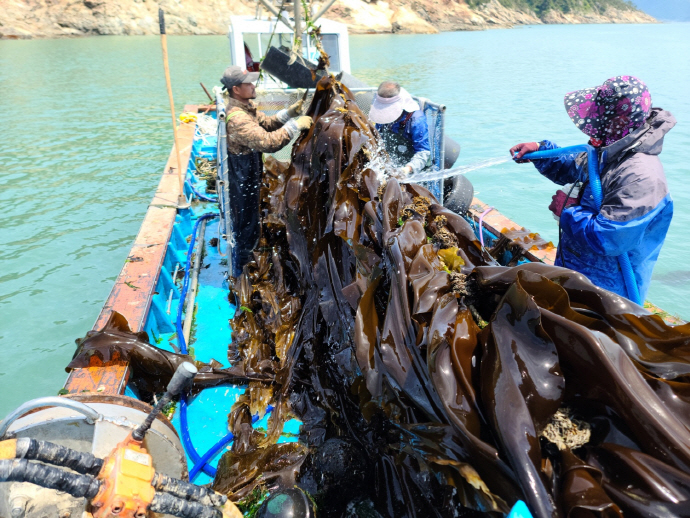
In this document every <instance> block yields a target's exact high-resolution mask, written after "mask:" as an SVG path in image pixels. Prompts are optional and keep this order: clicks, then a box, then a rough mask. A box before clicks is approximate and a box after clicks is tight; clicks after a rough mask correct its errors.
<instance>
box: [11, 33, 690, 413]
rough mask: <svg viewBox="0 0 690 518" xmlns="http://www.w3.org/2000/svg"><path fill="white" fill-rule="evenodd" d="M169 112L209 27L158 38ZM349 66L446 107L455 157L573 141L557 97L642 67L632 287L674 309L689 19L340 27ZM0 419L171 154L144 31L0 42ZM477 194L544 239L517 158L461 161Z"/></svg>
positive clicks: (67, 343)
mask: <svg viewBox="0 0 690 518" xmlns="http://www.w3.org/2000/svg"><path fill="white" fill-rule="evenodd" d="M168 44H169V55H170V69H171V74H172V83H173V91H174V96H175V104H176V110H177V113H178V114H179V113H180V112H181V111H182V108H183V106H184V104H185V103H202V102H206V97H205V94H204V93H203V91H202V89H201V87H200V86H199V82H200V81H202V82H204V84H205V85H206V86H208V87H209V89H210V87H211V86H213V85H215V84H217V83H218V79H219V78H220V76H221V74H222V72H223V69H224V68H225V67H226V66H227V65H228V64H229V59H230V58H229V56H230V49H229V43H228V39H227V38H226V37H225V36H177V37H176V36H170V37H168ZM350 52H351V60H352V73H353V74H355V75H356V76H358V77H360V78H361V79H363V80H365V81H367V82H369V83H371V84H373V85H376V84H378V83H379V82H380V81H382V80H384V79H395V80H398V81H400V82H401V83H402V84H403V86H405V87H406V88H407V89H408V90H409V91H410V92H412V93H414V94H416V95H420V96H424V97H427V98H430V99H432V100H434V101H436V102H438V103H443V104H445V105H446V106H447V107H448V110H447V122H446V129H447V132H448V134H450V135H451V136H452V137H453V138H454V139H455V140H457V141H458V142H459V143H460V144H461V146H462V152H461V154H460V158H459V159H458V162H457V165H467V164H471V163H472V162H475V161H479V160H484V159H487V158H494V157H501V156H506V155H507V153H508V149H509V148H510V147H511V146H512V145H513V144H516V143H518V142H524V141H534V140H542V139H546V138H548V139H550V140H553V141H555V142H557V143H558V144H560V145H562V146H565V145H572V144H580V143H584V142H585V141H586V137H585V136H584V135H583V134H582V133H580V132H579V131H578V130H577V129H576V128H575V126H574V125H573V124H572V122H570V119H569V118H568V116H567V115H566V112H565V110H564V108H563V101H562V99H563V95H564V94H565V93H566V92H570V91H572V90H575V89H580V88H584V87H589V86H594V85H597V84H601V83H602V82H603V81H604V80H606V79H607V78H609V77H612V76H616V75H622V74H631V75H636V76H638V77H640V78H642V79H643V80H644V81H645V82H646V83H647V85H648V86H649V89H650V91H651V93H652V98H653V101H654V102H653V104H654V106H660V107H663V108H665V109H667V110H670V111H671V112H672V113H673V114H674V115H675V116H676V118H677V119H678V125H677V126H676V127H675V128H674V129H673V130H672V131H671V132H670V133H669V135H668V137H667V138H666V141H665V147H664V152H663V154H662V155H661V158H662V162H663V164H664V167H665V170H666V174H667V177H668V183H669V187H670V191H671V193H672V196H673V198H674V202H675V216H674V220H673V224H672V226H671V229H670V231H669V234H668V237H667V240H666V244H665V245H664V248H663V250H662V251H661V256H660V258H659V262H658V264H657V267H656V270H655V272H654V278H653V281H652V284H651V288H650V291H649V295H648V298H649V299H650V300H651V301H653V302H655V303H656V304H657V305H659V306H661V307H662V308H664V309H666V310H667V311H669V312H671V313H675V314H678V315H680V316H681V317H684V318H686V319H690V306H689V305H688V301H690V265H689V264H688V258H690V239H688V236H687V230H688V229H690V94H688V91H689V90H688V85H690V59H688V55H689V54H690V25H689V24H658V25H574V26H554V25H548V26H531V27H521V28H516V29H512V30H491V31H482V32H455V33H442V34H434V35H371V36H351V37H350ZM0 114H1V117H2V122H0V203H1V206H2V210H1V211H0V243H2V245H1V246H2V252H1V253H0V351H1V352H2V361H0V418H1V417H2V416H4V415H5V414H6V413H7V412H9V411H11V410H12V409H14V408H15V407H16V406H17V405H19V404H20V403H22V402H23V401H25V400H28V399H31V398H34V397H39V396H46V395H54V394H56V393H57V391H58V390H59V389H60V388H61V386H62V384H63V383H64V381H65V379H66V376H67V374H66V373H65V370H64V366H65V365H66V364H67V363H68V362H69V360H70V359H71V357H72V354H73V352H74V347H75V345H74V340H75V339H76V338H79V337H82V336H83V335H84V334H85V333H86V332H87V331H88V330H90V329H91V327H92V326H93V324H94V322H95V320H96V318H97V316H98V314H99V312H100V309H101V306H102V305H103V303H104V301H105V300H106V298H107V297H108V294H109V292H110V289H111V287H112V284H113V281H114V280H115V279H116V277H117V275H118V273H119V271H120V269H121V268H122V266H123V264H124V261H125V259H126V257H127V255H128V251H129V248H130V246H131V244H132V241H133V239H134V237H135V236H136V233H137V231H138V229H139V226H140V224H141V220H142V218H143V216H144V213H145V212H146V208H147V205H148V203H149V201H150V199H151V197H152V195H153V193H154V190H155V188H156V185H157V184H158V181H159V178H160V174H161V172H162V169H163V167H164V164H165V161H166V159H167V157H168V154H169V153H170V149H171V143H172V129H171V124H170V114H169V107H168V100H167V94H166V90H165V80H164V75H163V65H162V59H161V48H160V41H159V39H158V38H157V37H139V36H130V37H110V36H103V37H94V38H83V39H64V40H29V41H0ZM468 178H470V179H471V181H472V182H473V183H474V185H475V190H476V193H477V196H478V197H479V198H480V199H482V200H483V201H485V202H487V203H489V204H490V205H493V206H495V207H496V208H497V209H498V210H500V211H501V212H502V213H504V214H505V215H507V216H508V217H510V218H511V219H513V220H515V221H517V222H519V223H520V224H521V225H524V226H525V227H527V228H529V229H531V230H533V231H537V232H539V233H540V234H542V235H543V236H544V237H545V238H547V239H549V240H553V241H554V242H556V240H557V237H558V235H557V226H556V222H555V221H554V220H553V218H552V217H551V213H550V212H549V211H548V210H547V206H548V204H549V202H550V201H551V195H552V194H553V193H554V192H555V189H556V186H555V185H554V184H551V183H550V182H549V181H548V180H546V179H544V178H542V177H541V176H539V174H538V173H537V172H536V170H535V169H534V168H533V167H532V166H531V165H530V164H524V165H517V164H512V163H510V164H504V165H501V166H495V167H492V168H488V169H483V170H479V171H475V172H472V173H469V174H468Z"/></svg>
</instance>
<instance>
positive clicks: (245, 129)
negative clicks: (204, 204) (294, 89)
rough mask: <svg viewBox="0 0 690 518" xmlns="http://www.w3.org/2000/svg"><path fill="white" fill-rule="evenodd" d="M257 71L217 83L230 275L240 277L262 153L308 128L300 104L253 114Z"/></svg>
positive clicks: (227, 75) (255, 235)
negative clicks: (223, 94)
mask: <svg viewBox="0 0 690 518" xmlns="http://www.w3.org/2000/svg"><path fill="white" fill-rule="evenodd" d="M258 78H259V73H258V72H247V71H246V70H242V69H241V68H240V67H238V66H231V67H228V68H227V69H226V70H225V72H224V73H223V77H222V78H221V80H220V81H221V83H222V84H223V88H224V89H225V90H227V91H228V94H229V97H230V98H229V101H228V105H227V107H226V115H225V119H226V127H227V140H228V185H227V190H228V191H227V192H228V199H229V201H230V210H231V214H230V217H231V219H232V228H233V234H234V238H235V245H234V247H233V258H232V272H233V276H234V277H238V276H239V274H240V273H242V269H243V268H244V265H245V264H247V262H249V260H250V258H251V256H252V251H253V250H254V249H255V248H256V247H257V245H258V243H259V237H260V231H261V228H260V223H259V200H260V191H261V176H262V173H263V159H262V153H275V152H276V151H278V150H280V149H281V148H283V147H285V146H286V145H287V144H288V143H289V142H290V140H292V138H293V137H295V136H296V135H298V134H299V133H300V131H303V130H307V129H309V128H310V127H311V125H312V119H311V117H307V116H305V115H302V116H300V115H301V113H302V108H303V107H302V101H301V100H300V101H298V102H296V103H295V104H293V105H292V106H290V107H289V108H287V109H284V110H280V111H279V112H278V113H276V114H275V115H273V116H271V117H269V116H267V115H266V114H265V113H263V112H260V111H258V110H257V108H256V105H255V104H254V103H253V102H252V99H255V98H256V88H255V86H254V82H255V81H256V80H257V79H258Z"/></svg>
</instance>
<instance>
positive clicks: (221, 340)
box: [0, 0, 680, 518]
mask: <svg viewBox="0 0 690 518" xmlns="http://www.w3.org/2000/svg"><path fill="white" fill-rule="evenodd" d="M298 4H299V3H296V4H295V5H298ZM260 5H264V6H271V8H272V9H273V10H275V9H276V7H275V6H273V5H272V4H266V3H264V2H263V0H262V4H260ZM329 5H330V4H329ZM269 10H270V9H269ZM273 14H274V16H273V18H272V19H270V20H268V19H258V18H257V17H250V18H245V17H233V18H232V22H231V25H230V30H229V40H230V48H231V60H232V62H233V63H236V64H241V65H248V66H252V63H253V60H254V56H255V55H260V56H261V55H264V54H265V49H264V48H263V47H262V45H263V44H264V42H266V43H267V42H268V41H270V38H271V37H272V36H274V35H275V34H278V35H279V37H278V38H277V40H276V43H277V44H278V45H280V43H281V42H283V37H282V36H284V35H290V38H292V34H293V33H292V32H291V30H294V27H293V26H292V24H294V19H292V20H286V23H283V22H279V21H278V16H280V17H283V18H289V15H288V13H286V12H282V13H277V14H276V13H273ZM321 26H322V36H323V37H324V47H325V48H327V49H328V48H329V47H328V45H330V49H331V52H333V54H332V58H331V63H332V64H333V63H336V64H337V66H335V67H334V68H335V70H334V71H335V72H338V73H346V74H349V72H350V63H349V54H348V50H347V31H346V30H344V26H342V24H337V23H335V22H330V21H328V20H322V24H321ZM252 38H253V39H254V42H252V41H251V40H252ZM305 40H306V41H305V43H304V54H303V56H302V57H303V58H305V59H306V60H309V58H314V57H315V53H314V49H313V48H312V47H311V46H310V44H309V43H308V41H309V40H308V39H305ZM327 42H328V43H327ZM334 56H337V59H333V57H334ZM341 77H342V75H341ZM261 87H262V88H261V89H260V90H259V97H258V99H257V102H258V104H259V107H260V109H262V110H264V111H266V112H268V113H271V112H276V111H277V110H278V109H280V108H283V107H286V106H289V105H290V104H292V102H294V101H296V100H297V99H298V98H300V97H301V96H302V95H304V94H303V90H300V89H297V88H291V87H289V86H288V85H286V84H285V83H284V82H281V81H280V80H278V79H275V78H272V79H271V78H268V79H266V80H265V82H264V83H263V84H262V85H261ZM214 92H215V99H212V101H214V102H212V103H211V104H209V105H187V106H185V107H184V113H183V114H182V115H181V116H180V120H181V123H180V125H179V127H178V130H177V131H178V149H177V150H176V149H175V148H173V150H172V151H171V153H170V156H169V158H168V161H167V163H166V164H165V166H164V168H163V171H162V174H161V180H160V183H159V185H158V188H157V189H156V192H155V194H154V196H153V199H152V200H151V203H150V204H149V207H148V210H147V212H146V215H145V217H144V220H143V222H142V225H141V228H140V230H139V233H138V235H137V237H136V239H135V241H134V243H133V245H132V249H131V251H130V253H129V255H128V258H127V260H126V262H125V264H124V266H123V268H122V271H121V272H120V274H119V276H118V277H117V280H116V281H115V283H114V285H113V288H112V291H111V293H110V295H109V296H108V298H107V300H106V302H105V303H104V305H103V308H102V310H101V313H100V315H99V317H98V319H97V320H96V322H95V323H94V325H93V328H92V330H91V331H89V332H88V333H87V335H86V337H85V338H84V339H83V340H82V341H81V342H80V345H79V348H78V350H77V354H76V356H75V360H73V362H72V364H70V367H69V375H68V377H67V380H66V382H65V384H64V387H63V389H62V390H61V391H60V396H59V397H45V398H39V399H36V400H32V401H28V402H27V403H25V404H24V405H22V406H21V407H19V408H18V409H17V410H16V411H14V412H12V413H11V414H10V415H8V416H7V417H6V418H5V419H4V420H3V421H2V423H1V424H0V438H4V439H6V441H5V442H3V443H0V445H3V444H6V443H7V442H11V441H13V440H17V442H16V443H13V444H14V446H12V447H13V448H15V450H16V451H15V450H11V451H10V453H7V448H5V450H2V448H0V451H2V456H0V457H1V458H2V459H8V458H14V455H15V454H16V456H17V457H18V458H19V453H17V452H19V450H20V447H19V445H20V441H21V440H24V442H22V443H21V444H22V445H27V444H29V442H27V441H28V440H29V439H31V440H33V441H34V442H32V443H31V445H32V446H31V447H32V448H34V449H36V451H38V449H37V448H38V446H36V445H38V444H39V442H40V441H43V443H41V444H43V445H44V446H45V441H49V442H50V443H55V444H57V445H59V446H61V447H64V450H60V454H59V455H57V454H54V455H52V457H51V456H50V455H48V454H45V455H44V456H41V454H39V453H36V452H34V453H32V455H34V457H31V456H30V455H29V454H28V453H26V451H33V450H31V448H29V446H26V448H27V450H26V451H24V450H22V451H23V454H22V455H23V458H29V459H32V460H41V461H43V462H44V463H49V464H56V465H58V466H61V467H69V468H71V469H72V470H73V471H76V472H78V473H81V474H82V475H83V476H84V477H87V475H88V474H90V475H91V478H88V477H87V478H84V479H83V480H82V479H79V480H77V481H76V482H74V484H77V482H79V483H80V484H82V486H84V487H86V489H83V491H82V493H80V494H81V496H80V497H75V496H74V494H75V492H76V491H77V490H76V489H74V487H73V486H69V488H68V487H67V485H66V484H67V482H65V481H62V482H54V483H52V486H51V485H50V484H48V486H49V487H40V486H38V485H35V484H31V483H29V482H22V481H19V480H20V479H13V480H15V481H14V482H5V483H2V484H0V516H8V517H9V516H11V517H12V518H23V517H27V518H34V517H36V518H38V517H43V516H60V517H61V518H69V517H71V516H82V515H83V516H89V514H92V515H93V516H94V517H96V518H100V516H111V515H119V516H136V517H137V518H143V517H144V516H147V515H148V513H149V512H150V511H152V510H156V511H157V512H160V513H163V514H165V513H167V515H171V516H172V515H175V516H220V515H221V511H220V510H219V509H220V508H221V506H223V505H225V507H224V508H223V512H222V515H223V516H241V515H242V514H241V512H242V511H247V512H249V511H248V507H249V506H250V505H249V504H246V502H245V504H246V505H244V506H243V505H240V507H239V510H238V508H236V507H233V506H228V504H226V502H225V500H224V499H223V498H221V496H218V495H217V494H215V493H214V492H213V491H211V490H209V489H208V487H207V486H208V484H209V483H210V482H212V481H213V479H214V476H215V475H216V472H217V469H218V462H219V458H220V457H221V455H222V454H223V452H225V451H226V450H227V448H228V447H229V445H230V444H231V443H232V441H233V439H234V436H233V433H231V432H232V431H229V430H228V420H227V419H228V418H227V416H228V415H229V414H231V412H232V411H233V406H234V405H235V403H237V402H238V401H239V400H240V399H242V398H243V397H244V393H245V390H246V388H247V384H246V383H240V382H237V381H236V379H237V378H238V377H239V376H238V375H237V373H234V372H233V371H232V367H233V366H232V365H231V363H230V361H229V359H228V344H229V343H231V342H232V341H233V337H232V329H231V328H230V326H229V323H228V322H229V320H230V319H232V318H233V316H234V315H235V313H236V312H241V311H247V308H244V307H242V306H241V304H239V303H238V301H237V300H236V299H235V298H234V297H233V296H231V295H230V287H229V282H230V272H232V262H233V240H232V222H231V221H230V220H229V218H228V216H227V215H228V214H229V205H230V204H231V203H232V200H228V199H227V198H226V197H225V196H224V192H223V189H222V185H223V183H224V182H225V181H226V179H227V174H228V172H227V161H226V158H227V150H226V147H225V124H224V117H225V112H224V106H225V101H224V99H223V93H222V91H221V90H220V89H219V88H216V89H215V90H214ZM351 92H352V94H353V96H354V99H355V100H356V104H357V105H358V107H359V109H360V110H361V111H362V112H363V113H365V114H366V113H367V111H368V108H369V106H370V105H371V101H372V97H373V92H374V89H373V88H371V87H367V86H360V87H353V88H352V89H351ZM308 95H309V97H307V99H308V101H311V98H312V97H313V95H314V93H313V92H310V93H309V94H308ZM416 99H417V100H418V101H419V102H420V105H421V106H422V108H423V109H424V111H425V113H426V114H427V117H428V120H429V128H430V138H431V143H432V159H433V164H434V165H433V167H435V168H437V169H442V168H443V167H444V162H445V156H444V154H445V135H444V117H445V107H444V106H443V105H442V104H439V103H435V102H433V101H431V100H428V99H423V98H419V97H417V98H416ZM290 148H291V146H288V147H287V148H286V149H285V150H283V151H282V152H279V153H277V154H275V155H274V158H275V159H277V160H280V159H286V158H289V156H287V155H286V154H287V153H289V149H290ZM178 160H179V161H180V163H181V164H183V170H184V171H185V178H184V182H183V190H182V192H181V191H180V182H179V178H178V176H179V175H178V170H179V169H180V168H179V167H178ZM427 189H428V191H429V192H430V193H431V194H432V195H434V196H435V197H436V199H438V200H442V199H443V197H444V194H443V188H442V185H441V183H440V182H435V183H433V184H429V185H428V186H427ZM180 195H183V196H184V197H185V199H186V200H187V202H188V203H187V204H183V206H180V203H179V200H180ZM462 217H463V218H464V219H465V220H466V221H467V223H469V225H471V228H472V229H473V230H474V232H475V234H476V240H478V241H480V242H481V247H482V249H484V250H485V251H488V250H491V255H492V256H493V257H496V258H497V260H498V262H499V263H500V264H502V265H519V264H526V263H546V264H553V262H554V259H555V251H556V249H555V247H554V246H553V244H552V243H550V242H547V241H546V240H544V239H542V238H541V237H540V236H539V235H538V234H536V233H532V232H530V231H529V230H526V229H524V228H523V227H521V226H520V225H519V224H518V223H515V222H513V221H511V220H509V219H508V218H506V217H505V216H503V215H502V214H501V213H500V212H499V211H497V210H495V209H494V208H493V207H489V206H487V205H486V204H484V203H483V202H481V201H480V200H478V199H476V198H474V199H473V200H472V202H471V204H470V207H469V208H468V210H467V211H466V212H464V213H463V214H462ZM666 318H667V319H670V320H669V322H670V323H673V324H677V323H680V322H678V321H674V320H673V319H671V317H666ZM135 338H136V339H135ZM137 340H139V341H137ZM143 341H146V342H147V344H146V345H142V343H143ZM135 342H136V343H135ZM191 359H193V360H195V361H196V362H199V364H201V365H202V367H201V374H202V375H203V376H205V378H204V379H205V383H206V385H205V386H204V387H203V388H201V387H197V389H196V390H195V392H194V394H192V393H188V392H187V389H186V388H184V387H182V384H183V381H184V380H183V381H180V380H182V378H183V377H184V376H185V375H186V376H187V378H189V372H191V370H190V371H189V372H187V373H186V374H185V372H186V371H185V369H192V370H193V369H194V367H193V366H192V367H189V363H187V362H188V361H189V360H191ZM176 372H179V373H181V374H179V375H177V378H175V376H176V375H174V373H176ZM180 376H182V377H180ZM197 377H199V376H197ZM161 379H165V380H168V379H173V380H175V379H177V382H176V383H177V386H176V388H175V387H173V388H170V385H168V387H167V389H166V387H165V384H164V383H162V382H161V381H160V380H161ZM170 383H171V385H175V383H173V382H172V381H171V382H170ZM175 390H177V392H176V393H179V394H181V395H180V401H179V402H177V403H170V401H169V400H170V397H172V395H173V392H175ZM166 398H167V399H166ZM272 410H273V409H272V408H271V407H270V406H268V407H264V408H261V409H259V411H257V412H256V413H255V414H254V415H253V416H252V418H251V421H252V426H253V428H254V429H255V430H259V431H262V430H263V431H265V430H267V429H268V428H269V424H268V421H269V419H270V416H271V412H272ZM142 423H148V426H149V428H147V429H145V430H144V431H141V429H140V427H141V426H142ZM300 425H301V422H300V421H299V420H297V419H296V418H291V419H288V420H286V421H285V422H284V424H283V428H282V430H281V431H280V437H279V438H278V439H277V441H276V443H277V444H285V443H296V442H297V441H298V437H299V434H300ZM138 431H139V432H138ZM137 433H139V436H138V435H137ZM144 434H145V435H144ZM137 437H140V438H139V439H138V440H137ZM142 437H143V439H142ZM36 441H39V442H36ZM42 447H43V446H42ZM51 451H52V450H51ZM75 451H76V452H83V454H84V457H83V458H82V457H78V456H77V455H76V454H75V453H73V452H75ZM69 452H72V453H69ZM89 454H90V455H91V457H89V456H88V455H89ZM120 454H121V455H120ZM27 455H29V456H27ZM60 455H61V456H60ZM118 455H120V456H118ZM94 459H96V460H94ZM97 459H106V463H105V465H106V466H111V468H112V471H111V472H108V473H107V474H106V475H104V476H103V477H101V479H96V478H95V477H96V475H98V474H99V473H103V471H102V470H104V469H105V468H104V467H103V462H102V461H101V462H100V464H99V463H98V462H97ZM87 461H88V462H90V463H91V464H89V467H84V464H85V463H86V462H87ZM18 462H19V461H18ZM109 463H110V464H109ZM94 466H95V467H96V468H98V469H95V468H94ZM113 466H114V467H113ZM113 473H115V475H118V476H119V477H120V478H119V479H118V478H117V477H116V476H115V475H113ZM166 477H167V478H166ZM48 478H49V477H48ZM21 480H28V478H24V479H21ZM75 480H76V479H75ZM94 480H101V486H100V487H105V484H106V481H110V482H112V485H111V486H108V487H109V488H110V489H109V490H112V494H108V495H105V496H103V494H102V491H101V490H100V489H98V486H97V484H96V482H94ZM171 480H172V481H173V482H170V481H171ZM113 481H116V482H113ZM175 481H176V482H175ZM154 482H155V483H154ZM60 484H62V485H60ZM89 484H91V485H89ZM94 484H96V486H93V485H94ZM118 484H120V485H118ZM128 484H129V485H128ZM137 484H138V485H137ZM156 484H157V485H156ZM166 484H167V485H166ZM82 486H79V487H82ZM87 486H88V487H87ZM92 486H93V487H96V489H98V490H99V491H100V492H99V493H98V495H96V494H94V495H91V494H90V493H89V492H88V491H92V490H93V487H92ZM154 486H155V489H156V491H157V495H158V496H156V497H151V498H159V500H158V504H157V505H158V507H155V509H154V508H153V507H148V508H147V507H146V505H144V504H146V503H147V502H148V503H149V504H150V502H151V499H150V498H149V500H147V498H148V496H150V495H149V493H146V494H144V493H138V492H137V491H139V490H140V489H141V488H142V487H144V488H145V489H146V488H149V487H154ZM89 488H90V489H89ZM195 488H196V489H195ZM70 491H71V492H70ZM142 491H143V490H142ZM89 495H91V496H89ZM118 495H120V496H122V499H121V500H117V499H116V498H115V496H118ZM147 495H148V496H147ZM160 495H163V496H164V497H165V498H169V499H172V500H171V501H172V504H170V505H167V507H166V506H164V505H163V504H161V503H160V501H162V500H163V499H164V498H163V496H160ZM99 498H100V500H98V499H99ZM108 498H110V500H108ZM118 498H119V496H118ZM94 502H96V503H98V504H100V506H95V505H93V504H94ZM132 502H134V503H132ZM259 503H260V502H259ZM118 506H119V507H118ZM176 506H177V507H176ZM185 506H186V507H185ZM254 511H255V509H254ZM238 512H239V513H240V514H233V513H238ZM83 513H87V514H83ZM175 513H176V514H175ZM204 513H207V514H204ZM507 514H509V515H510V516H511V517H512V518H520V517H526V516H531V514H530V511H529V509H528V508H527V506H525V504H524V503H522V502H518V504H516V505H515V506H514V507H513V508H512V509H511V510H510V511H509V513H507ZM353 516H354V515H353Z"/></svg>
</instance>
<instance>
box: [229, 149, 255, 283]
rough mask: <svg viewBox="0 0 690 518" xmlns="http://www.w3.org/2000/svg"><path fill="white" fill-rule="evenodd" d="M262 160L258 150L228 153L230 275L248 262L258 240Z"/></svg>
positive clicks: (240, 271)
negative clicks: (232, 235) (233, 241)
mask: <svg viewBox="0 0 690 518" xmlns="http://www.w3.org/2000/svg"><path fill="white" fill-rule="evenodd" d="M262 173H263V162H262V160H261V153H259V152H257V151H254V152H252V153H248V154H245V155H234V154H230V153H228V195H229V199H230V200H232V202H231V203H230V212H231V214H230V216H231V218H232V229H233V234H234V235H235V246H234V247H233V257H232V270H233V276H234V277H238V276H239V275H240V274H241V273H242V269H243V268H244V265H245V264H247V263H248V262H249V259H250V258H251V256H252V251H253V250H254V249H255V248H256V247H257V246H258V244H259V237H260V234H261V227H260V223H259V203H260V194H261V175H262Z"/></svg>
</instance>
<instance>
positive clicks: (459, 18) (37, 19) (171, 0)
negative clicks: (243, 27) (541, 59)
mask: <svg viewBox="0 0 690 518" xmlns="http://www.w3.org/2000/svg"><path fill="white" fill-rule="evenodd" d="M0 3H1V4H2V9H0V39H2V38H7V39H19V38H58V37H70V36H90V35H99V34H109V35H129V34H133V35H143V34H157V33H158V15H157V12H158V7H159V5H160V6H161V7H163V9H164V10H165V12H166V25H167V28H168V33H169V34H225V33H226V32H227V28H228V20H229V16H231V15H241V14H254V13H255V12H256V3H255V1H254V0H162V1H161V2H158V1H154V0H2V1H1V2H0ZM264 16H265V11H264ZM328 17H329V18H331V19H334V20H339V21H342V22H344V23H346V24H347V25H348V26H349V27H350V31H351V32H352V33H391V32H394V33H395V32H404V33H433V32H438V31H452V30H482V29H489V28H505V27H511V26H513V25H521V24H539V23H653V22H655V21H656V20H655V19H654V18H652V17H651V16H649V15H647V14H645V13H643V12H641V11H639V10H637V9H635V8H634V7H633V6H632V5H631V4H630V3H629V2H625V1H623V0H390V1H383V0H337V2H336V3H335V4H334V5H333V7H332V8H331V9H330V11H329V13H328Z"/></svg>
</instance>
